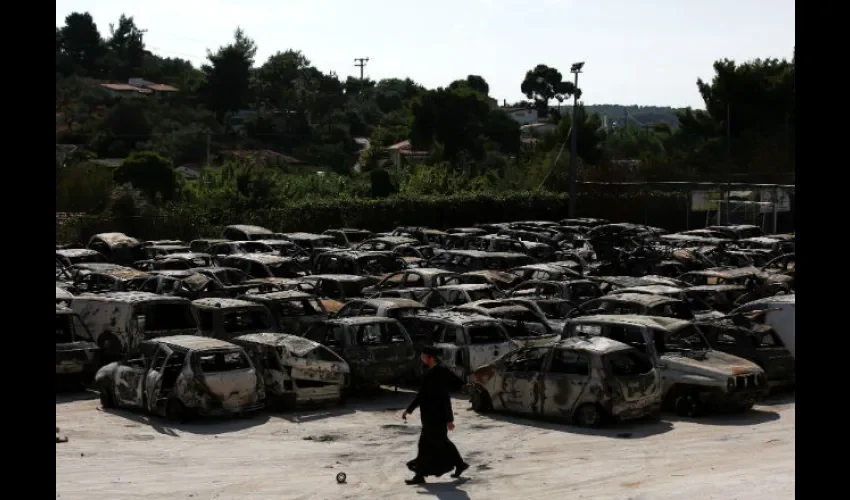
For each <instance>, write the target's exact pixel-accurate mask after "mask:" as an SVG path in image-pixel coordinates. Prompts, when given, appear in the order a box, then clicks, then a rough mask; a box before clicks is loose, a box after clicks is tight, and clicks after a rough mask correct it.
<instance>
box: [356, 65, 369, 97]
mask: <svg viewBox="0 0 850 500" xmlns="http://www.w3.org/2000/svg"><path fill="white" fill-rule="evenodd" d="M367 62H369V58H368V57H355V58H354V65H355V66H356V67H358V68H360V92H363V68H365V67H366V63H367Z"/></svg>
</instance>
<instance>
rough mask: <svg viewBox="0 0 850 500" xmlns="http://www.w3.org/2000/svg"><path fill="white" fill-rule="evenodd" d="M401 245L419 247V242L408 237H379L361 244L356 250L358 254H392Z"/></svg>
mask: <svg viewBox="0 0 850 500" xmlns="http://www.w3.org/2000/svg"><path fill="white" fill-rule="evenodd" d="M401 245H406V246H417V245H419V241H418V240H416V239H415V238H410V237H407V236H378V237H375V238H371V239H368V240H366V241H364V242H362V243H360V244H359V245H357V246H356V247H354V249H355V250H356V251H358V252H392V250H393V249H394V248H395V247H397V246H401Z"/></svg>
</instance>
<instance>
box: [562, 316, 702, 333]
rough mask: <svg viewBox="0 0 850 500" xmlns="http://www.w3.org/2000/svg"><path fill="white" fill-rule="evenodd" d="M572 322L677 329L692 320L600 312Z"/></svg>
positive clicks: (580, 317)
mask: <svg viewBox="0 0 850 500" xmlns="http://www.w3.org/2000/svg"><path fill="white" fill-rule="evenodd" d="M568 322H569V323H570V324H598V325H630V326H639V327H647V328H656V329H659V328H660V329H662V330H675V329H678V328H680V327H682V326H685V325H687V324H689V323H690V322H688V321H685V320H681V319H676V318H665V317H661V316H642V315H638V314H600V315H591V316H579V317H577V318H573V319H570V320H568Z"/></svg>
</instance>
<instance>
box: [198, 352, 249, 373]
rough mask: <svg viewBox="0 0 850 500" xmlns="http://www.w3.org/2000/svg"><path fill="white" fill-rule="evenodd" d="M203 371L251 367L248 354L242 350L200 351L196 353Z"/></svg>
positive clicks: (210, 371) (218, 371)
mask: <svg viewBox="0 0 850 500" xmlns="http://www.w3.org/2000/svg"><path fill="white" fill-rule="evenodd" d="M195 356H196V359H197V360H198V366H199V367H200V369H201V372H203V373H221V372H232V371H237V370H247V369H249V368H251V362H250V361H248V356H246V355H245V353H244V352H242V351H221V352H200V353H196V354H195Z"/></svg>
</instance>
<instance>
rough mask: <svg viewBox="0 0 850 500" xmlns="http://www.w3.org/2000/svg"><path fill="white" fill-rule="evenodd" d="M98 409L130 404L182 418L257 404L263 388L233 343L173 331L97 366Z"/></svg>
mask: <svg viewBox="0 0 850 500" xmlns="http://www.w3.org/2000/svg"><path fill="white" fill-rule="evenodd" d="M95 386H96V387H97V389H98V391H99V392H100V405H101V406H102V407H103V408H115V407H118V408H132V409H140V410H142V411H145V412H148V413H152V414H154V415H160V416H164V417H167V418H169V419H171V420H175V421H178V422H182V421H185V420H188V419H191V418H193V417H201V416H218V415H235V414H242V413H247V412H250V411H254V410H259V409H262V408H263V400H264V399H265V388H264V387H263V382H262V379H261V378H260V377H258V376H257V372H256V369H255V368H254V365H253V363H251V359H250V358H249V357H248V355H247V354H246V353H245V351H244V350H243V349H242V348H241V347H239V346H236V345H234V344H231V343H229V342H224V341H222V340H218V339H211V338H209V337H199V336H195V335H179V336H173V337H161V338H158V339H153V340H146V341H144V342H142V343H141V345H140V346H139V351H138V354H135V355H131V356H127V357H126V358H124V359H123V360H121V361H116V362H113V363H109V364H108V365H106V366H104V367H102V368H101V369H100V370H98V372H97V375H95Z"/></svg>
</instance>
